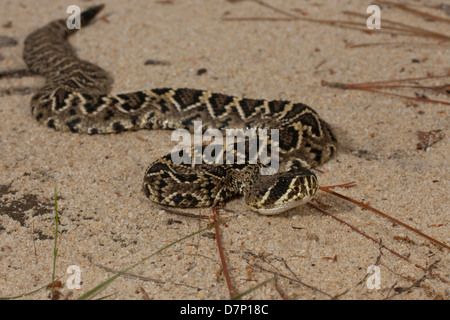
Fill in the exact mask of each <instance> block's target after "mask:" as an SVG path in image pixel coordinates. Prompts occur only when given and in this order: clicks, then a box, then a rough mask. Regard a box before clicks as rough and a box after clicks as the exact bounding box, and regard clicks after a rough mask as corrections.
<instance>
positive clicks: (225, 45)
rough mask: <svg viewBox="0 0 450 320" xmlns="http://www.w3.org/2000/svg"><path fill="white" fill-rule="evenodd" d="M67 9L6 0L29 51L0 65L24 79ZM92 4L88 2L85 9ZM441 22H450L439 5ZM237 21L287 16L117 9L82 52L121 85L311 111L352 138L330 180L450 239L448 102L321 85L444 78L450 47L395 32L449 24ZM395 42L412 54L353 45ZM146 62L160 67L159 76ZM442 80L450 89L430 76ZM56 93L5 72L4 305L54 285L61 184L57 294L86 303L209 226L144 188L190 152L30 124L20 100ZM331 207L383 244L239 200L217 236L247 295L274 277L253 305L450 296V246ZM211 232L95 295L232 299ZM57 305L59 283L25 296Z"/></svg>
mask: <svg viewBox="0 0 450 320" xmlns="http://www.w3.org/2000/svg"><path fill="white" fill-rule="evenodd" d="M267 3H268V4H270V5H272V6H273V7H276V8H279V9H282V10H285V11H287V12H289V13H291V14H296V15H298V16H300V17H307V18H318V19H334V20H347V19H349V18H351V19H352V21H359V20H358V18H357V17H349V16H348V15H344V14H343V13H342V11H344V10H349V11H355V12H358V13H360V14H363V15H366V8H367V6H368V5H369V4H370V3H369V2H364V1H356V0H355V1H306V2H302V3H300V2H298V1H295V0H289V1H281V0H279V1H275V0H273V1H269V0H267ZM414 3H415V4H417V2H414ZM427 3H428V2H427ZM429 3H430V4H435V5H437V4H439V1H429ZM70 4H73V3H72V2H71V1H56V0H42V1H29V0H26V1H21V2H20V4H19V3H18V2H17V1H7V0H3V1H2V2H1V3H0V35H4V36H8V37H12V38H15V39H16V40H17V41H18V42H19V43H18V45H16V46H4V47H1V48H0V53H1V57H2V59H1V61H0V70H1V71H7V70H14V69H20V68H24V67H25V64H24V62H23V60H22V58H21V55H22V49H23V40H24V39H25V37H26V36H27V35H28V34H29V33H30V32H31V31H32V30H34V29H36V28H38V27H40V26H42V25H44V24H45V23H47V22H49V21H51V20H52V19H56V18H62V17H67V16H68V14H66V8H67V6H68V5H70ZM92 4H93V2H91V1H89V2H88V1H81V2H80V3H79V5H80V6H81V7H82V8H86V7H88V6H91V5H92ZM419 4H420V3H419ZM417 8H418V9H420V10H425V9H423V7H417ZM298 9H300V10H302V11H299V10H298ZM302 12H303V13H304V14H302ZM427 12H430V13H432V14H435V15H439V16H440V17H442V18H446V19H449V18H450V16H448V15H446V14H445V13H444V12H443V11H442V10H431V9H429V10H427ZM232 17H234V18H237V17H260V18H261V17H265V18H282V19H286V18H287V16H285V15H282V14H280V13H277V12H274V11H272V10H271V9H270V8H267V7H264V6H261V5H258V4H257V3H256V2H252V1H240V2H237V1H205V0H204V1H200V0H197V1H195V0H180V1H177V0H173V1H144V0H130V1H119V0H111V1H108V2H107V6H106V8H105V9H104V12H103V13H102V14H101V15H100V19H98V20H97V21H96V22H95V23H94V24H93V25H92V26H89V27H88V28H86V29H84V30H82V31H81V32H79V33H78V34H76V36H74V37H73V38H71V40H70V41H71V43H72V44H73V45H74V46H75V47H76V48H77V52H78V54H79V56H80V57H82V58H84V59H87V60H89V61H92V62H94V63H96V64H99V65H100V66H102V67H103V68H105V69H107V70H108V71H109V72H110V73H111V74H112V76H113V77H114V79H115V83H114V89H113V91H114V92H128V91H136V90H140V89H148V88H154V87H192V88H199V89H209V90H212V91H215V92H223V93H227V94H232V95H237V96H244V97H253V98H264V99H288V100H295V101H300V102H303V103H306V104H308V105H310V106H312V107H313V108H314V109H315V110H317V111H318V112H319V113H320V114H321V115H322V117H323V118H324V119H326V120H327V122H329V123H330V125H331V126H332V127H333V130H334V132H335V133H336V136H337V138H338V140H339V144H340V145H339V151H338V154H337V155H336V156H335V157H334V158H333V159H331V160H330V161H329V162H327V163H326V164H324V165H323V166H321V167H320V168H318V169H319V170H320V171H316V173H317V176H318V178H319V182H320V184H321V185H323V186H326V185H333V184H342V183H347V182H351V181H355V182H356V186H355V187H353V188H350V189H336V191H338V192H340V193H342V194H345V195H347V196H349V197H352V198H354V199H357V200H359V201H363V202H365V203H369V204H370V205H371V206H373V207H375V208H377V209H379V210H382V211H383V212H386V213H388V214H390V215H391V216H393V217H395V218H397V219H399V220H401V221H403V222H405V223H408V224H409V225H411V226H413V227H415V228H417V229H419V230H421V231H422V232H424V233H426V234H427V235H429V236H431V237H434V238H435V239H438V240H440V241H442V242H445V243H446V244H450V236H449V235H450V210H449V198H448V189H449V187H450V183H449V181H450V179H449V178H450V172H449V165H448V159H449V156H450V153H449V150H450V145H449V139H448V136H449V126H448V124H449V113H448V105H447V106H446V105H444V104H433V103H430V102H418V101H408V100H406V99H403V98H399V97H394V96H388V95H382V94H375V93H371V92H365V91H356V90H342V89H336V88H329V87H324V86H321V81H322V80H325V81H332V82H333V81H335V82H346V83H358V82H366V81H377V80H386V79H400V78H412V77H423V76H426V75H427V73H431V74H436V75H437V74H445V73H447V72H449V71H450V67H449V66H450V49H449V46H448V42H446V43H447V44H445V43H443V44H442V45H437V43H438V41H437V40H433V39H425V38H420V37H407V36H391V35H389V34H387V33H383V30H384V31H386V29H383V26H384V24H383V19H391V20H395V21H398V22H401V23H405V24H409V25H412V26H415V27H421V28H425V29H429V30H433V31H435V32H440V33H442V34H447V35H448V34H450V26H449V24H448V23H445V22H438V21H427V20H425V19H423V18H421V17H418V16H416V15H413V14H411V13H407V12H405V11H402V10H399V9H396V8H393V7H388V6H384V7H383V11H382V20H381V21H382V25H381V30H379V31H377V30H374V31H371V32H369V31H368V32H361V31H358V30H353V29H345V28H341V27H338V26H332V25H324V24H318V23H312V22H308V21H300V20H297V21H292V20H291V21H286V20H280V21H273V20H262V21H225V20H224V19H223V18H232ZM385 42H395V43H398V44H397V45H382V44H380V45H376V46H365V47H357V48H352V47H349V44H362V43H385ZM148 60H153V63H150V64H147V65H145V62H146V61H148ZM155 61H156V62H160V63H156V64H155V63H154V62H155ZM162 62H164V63H162ZM200 69H205V70H206V72H204V71H200V72H199V70H200ZM199 73H200V74H199ZM422 83H423V82H422ZM445 83H448V78H447V79H435V80H430V81H427V82H425V84H427V85H442V84H445ZM42 84H43V79H42V78H40V77H22V78H6V79H5V78H3V79H0V90H3V91H2V93H1V94H0V101H1V108H0V119H1V124H0V154H1V158H0V296H1V297H9V296H16V295H20V294H23V293H27V292H31V291H33V290H36V289H38V288H40V287H42V286H44V285H46V284H48V283H49V282H50V281H51V279H52V270H53V253H54V232H55V218H54V210H53V209H54V190H55V188H56V190H57V195H58V210H59V235H58V244H57V247H58V254H57V259H56V272H55V274H56V276H57V277H61V276H62V278H61V279H60V280H61V281H62V284H61V287H60V288H58V289H57V291H58V292H59V293H60V296H59V298H64V297H68V298H69V299H75V298H77V297H78V296H80V295H81V294H82V293H84V292H86V291H88V290H89V289H91V288H93V287H94V286H95V285H97V284H99V283H100V282H101V281H103V280H105V279H107V278H108V277H110V276H112V275H113V274H114V273H113V272H114V271H119V270H122V269H124V268H126V267H128V266H131V265H132V264H134V263H136V262H138V261H140V260H141V259H143V258H144V257H147V256H149V255H150V254H152V253H154V252H155V251H157V250H158V249H160V248H162V247H164V246H166V245H168V244H170V243H172V242H174V241H176V240H178V239H180V238H182V237H183V236H185V235H188V234H190V233H193V232H195V231H197V230H199V229H202V228H204V227H206V226H207V225H208V223H209V222H208V221H205V220H198V219H192V218H187V217H181V216H177V215H173V214H170V213H167V212H164V211H163V210H161V208H160V207H159V206H158V205H155V204H153V203H151V202H150V201H149V200H148V199H147V198H146V197H145V195H144V194H143V192H142V189H141V183H142V178H143V173H144V170H145V168H146V167H147V165H148V164H150V163H151V162H152V161H154V160H156V159H157V158H158V157H159V156H161V155H163V154H166V153H168V152H170V150H171V148H172V147H173V146H174V145H175V144H176V143H174V142H171V141H170V134H171V133H170V131H159V130H155V131H138V132H132V133H123V134H119V135H108V136H87V135H76V134H70V133H60V132H55V131H53V130H52V129H49V128H46V127H43V126H41V125H39V124H38V123H37V122H36V121H35V120H34V119H33V118H32V117H31V114H30V108H29V101H30V98H31V94H30V93H26V92H27V91H25V93H24V92H23V91H11V90H12V89H13V88H20V87H29V88H31V91H32V90H33V89H36V88H37V87H39V86H40V85H42ZM6 89H9V90H10V91H9V92H6V91H5V90H6ZM396 92H397V93H402V94H407V95H410V96H415V92H418V93H424V94H427V95H430V97H431V96H433V97H434V98H435V99H438V100H443V101H447V102H448V101H449V96H448V94H447V95H445V94H435V95H433V93H430V92H428V91H427V92H423V91H421V90H419V89H408V90H405V91H401V92H399V91H396ZM8 93H9V94H8ZM431 130H442V131H441V133H443V134H444V135H445V136H446V137H444V138H443V139H442V140H441V141H438V142H437V143H435V144H433V145H432V146H430V147H429V148H427V150H426V151H425V150H423V149H422V150H420V149H418V148H417V144H418V143H419V139H418V135H417V131H424V132H428V131H431ZM318 200H319V204H318V205H320V206H321V207H322V208H324V209H326V210H327V211H328V212H330V213H333V214H334V215H335V216H336V217H338V218H339V219H342V220H345V221H346V222H347V223H349V224H351V225H352V226H354V227H355V228H357V229H358V230H361V231H362V232H364V233H365V234H367V235H370V236H371V237H373V239H375V242H373V241H371V240H370V239H368V238H366V237H364V236H362V235H361V234H359V233H357V232H355V231H354V230H352V229H351V228H349V227H348V226H347V225H345V224H343V223H341V222H339V221H336V220H334V219H333V218H331V217H329V216H326V215H324V214H322V213H320V212H319V211H318V210H316V209H314V208H312V207H310V206H303V207H299V208H296V209H293V210H291V211H289V212H287V213H284V214H281V215H279V216H261V215H258V214H257V213H255V212H252V211H251V210H249V209H248V208H247V207H246V206H245V203H244V201H243V199H242V198H239V199H236V200H233V201H231V202H229V203H227V205H226V209H227V210H230V211H227V212H223V213H222V216H223V217H224V218H228V219H229V221H228V222H227V223H226V225H222V226H221V227H220V230H221V240H222V245H223V249H224V253H225V256H226V260H227V263H228V268H229V270H230V276H231V280H232V284H233V286H234V288H235V290H236V292H244V291H246V290H248V289H250V288H252V287H253V286H255V285H257V284H258V283H261V282H263V281H265V280H267V279H271V278H273V279H272V280H271V281H270V282H268V283H267V284H266V285H264V286H262V287H259V288H257V289H256V290H254V291H252V292H251V293H249V294H248V295H246V296H245V297H244V299H276V300H278V299H286V298H288V299H331V298H333V297H336V296H337V297H338V298H339V299H385V298H388V299H449V298H450V287H449V281H450V269H449V267H450V263H449V250H448V249H445V248H441V247H439V246H438V245H435V244H433V243H431V242H430V241H429V240H427V239H425V238H423V237H421V236H419V235H417V234H415V233H413V232H411V231H409V230H407V229H405V228H404V227H402V226H400V225H398V224H395V223H393V222H391V221H389V220H387V219H385V218H382V217H380V216H377V215H376V214H375V213H373V212H371V211H369V210H362V209H361V208H359V207H358V206H356V205H354V204H350V203H348V202H346V201H344V200H342V199H338V198H335V197H333V196H332V195H329V194H326V193H323V192H322V193H321V194H320V195H319V197H318ZM194 213H197V214H210V213H211V210H210V209H201V210H200V209H199V210H194ZM213 233H214V229H213V230H209V231H207V232H206V233H204V234H201V235H196V236H194V237H192V238H189V239H187V240H185V241H183V242H181V243H178V244H176V245H174V246H173V247H170V248H169V249H167V250H164V251H163V252H162V253H160V254H158V255H156V256H154V257H152V258H150V259H149V260H147V261H146V262H144V263H143V264H141V265H139V266H138V267H136V268H134V269H132V270H130V271H129V274H128V275H127V276H126V277H120V278H119V279H117V280H116V281H115V282H113V283H112V284H111V285H110V286H109V287H107V288H106V289H104V290H103V291H102V292H101V293H100V294H99V295H98V296H97V297H102V296H109V295H111V296H109V299H144V298H146V297H149V298H150V299H228V298H229V297H230V295H229V291H228V289H227V285H226V282H225V278H224V273H223V271H222V264H221V261H220V257H219V251H218V248H217V243H216V240H215V239H214V236H213ZM377 242H381V243H382V244H383V245H385V246H386V247H388V248H389V249H391V250H393V251H395V252H396V253H398V254H399V255H401V256H402V258H401V257H399V256H397V255H395V254H393V253H392V252H390V251H389V250H388V249H385V248H381V247H380V244H379V243H377ZM371 265H376V266H377V267H378V269H376V270H378V271H379V275H380V278H379V279H380V282H379V284H380V287H379V289H377V288H372V287H371V288H369V287H370V286H369V287H368V285H367V280H368V279H369V280H371V279H374V278H373V276H374V275H375V273H370V274H368V273H367V270H368V268H369V267H370V266H371ZM69 266H76V267H77V268H79V270H80V271H81V282H82V283H81V288H80V289H69V288H68V285H67V284H68V283H69V282H70V278H69V276H70V274H67V269H68V267H69ZM424 269H428V271H424ZM369 282H370V281H369ZM370 283H375V282H370ZM69 284H70V283H69ZM49 296H50V291H49V290H41V291H38V292H37V293H35V294H33V295H30V296H27V297H26V298H28V299H49Z"/></svg>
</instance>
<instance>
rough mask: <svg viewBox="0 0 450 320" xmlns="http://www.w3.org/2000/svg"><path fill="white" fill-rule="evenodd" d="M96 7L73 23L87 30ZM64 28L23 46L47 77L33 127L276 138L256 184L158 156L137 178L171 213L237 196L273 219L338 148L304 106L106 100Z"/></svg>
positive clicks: (101, 81) (171, 98)
mask: <svg viewBox="0 0 450 320" xmlns="http://www.w3.org/2000/svg"><path fill="white" fill-rule="evenodd" d="M102 8H103V6H97V7H93V8H91V9H88V10H87V11H84V12H83V13H82V14H81V23H82V26H86V25H87V24H88V23H89V21H91V20H92V19H93V18H94V17H95V15H96V14H97V13H98V12H99V11H100V10H101V9H102ZM74 32H75V30H70V29H68V28H67V26H66V21H65V20H56V21H53V22H51V23H49V24H48V25H46V26H44V27H42V28H40V29H38V30H36V31H34V32H33V33H32V34H30V35H29V36H28V37H27V39H26V40H25V48H24V54H23V57H24V60H25V62H26V64H27V65H28V67H29V69H30V70H31V71H33V72H35V73H37V74H40V75H42V76H44V77H45V78H46V83H45V85H44V86H43V87H42V88H40V89H39V91H38V92H37V93H36V94H35V95H34V96H33V97H32V100H31V110H32V114H33V116H34V117H35V118H36V120H38V121H39V122H40V123H42V124H44V125H46V126H48V127H51V128H54V129H56V130H60V131H71V132H76V133H86V134H104V133H119V132H122V131H126V130H139V129H181V128H183V129H188V130H190V131H191V132H192V131H193V122H194V121H196V120H201V121H202V124H203V130H206V129H211V128H216V129H219V130H225V129H227V128H234V129H239V128H241V129H246V128H260V129H279V152H280V161H281V165H280V168H282V170H280V172H278V173H276V174H274V175H261V174H260V168H261V166H262V164H260V163H257V164H250V163H248V162H246V163H245V164H205V163H202V164H195V165H187V164H175V163H174V162H173V161H172V160H171V155H170V154H169V155H166V156H164V157H162V158H160V159H159V160H156V161H155V162H154V163H153V164H151V165H150V166H149V167H148V169H147V170H146V172H145V177H144V183H143V187H144V191H145V194H146V195H147V196H148V197H149V198H150V200H152V201H154V202H157V203H160V204H164V205H170V206H179V207H205V206H212V205H217V204H219V203H222V202H224V201H226V200H227V199H229V198H230V197H233V196H235V195H241V194H243V195H244V197H245V201H246V203H247V205H248V206H249V207H250V208H252V209H253V210H255V211H257V212H259V213H262V214H275V213H279V212H282V211H285V210H288V209H290V208H293V207H295V206H298V205H300V204H302V203H304V202H306V201H308V200H309V199H311V197H313V196H314V194H315V193H316V191H317V189H318V184H317V179H316V176H315V175H314V173H312V172H311V171H310V170H309V169H311V168H313V167H316V166H318V165H320V164H322V163H323V162H325V161H327V160H328V159H329V158H330V157H331V156H332V155H333V153H334V152H335V150H336V146H337V142H336V139H335V138H334V136H333V134H332V132H331V130H330V128H329V126H328V124H327V123H326V122H325V121H323V120H322V119H321V118H320V117H319V115H318V114H317V113H316V112H315V111H314V110H313V109H311V108H310V107H308V106H306V105H304V104H301V103H293V102H289V101H266V100H260V99H240V98H236V97H233V96H229V95H225V94H219V93H211V92H209V91H203V90H196V89H172V88H162V89H150V90H146V91H138V92H132V93H125V94H110V93H109V92H110V89H111V85H112V80H111V78H110V77H109V75H108V73H107V72H106V71H104V70H103V69H102V68H100V67H99V66H97V65H94V64H92V63H90V62H87V61H84V60H81V59H79V58H78V57H77V56H76V54H75V52H74V50H73V48H72V47H71V45H70V44H69V43H68V41H67V37H68V36H70V35H71V34H72V33H74Z"/></svg>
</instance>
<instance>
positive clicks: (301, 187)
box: [244, 169, 319, 215]
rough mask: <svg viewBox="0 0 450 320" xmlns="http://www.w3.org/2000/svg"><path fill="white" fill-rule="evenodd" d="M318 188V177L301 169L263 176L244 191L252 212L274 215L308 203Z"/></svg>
mask: <svg viewBox="0 0 450 320" xmlns="http://www.w3.org/2000/svg"><path fill="white" fill-rule="evenodd" d="M318 188H319V184H318V182H317V177H316V175H315V174H314V173H313V172H311V171H310V170H308V169H300V170H298V171H297V170H295V171H289V172H285V173H279V174H275V175H271V176H261V177H260V179H258V182H257V183H256V184H253V185H251V186H250V187H249V188H247V190H244V194H245V201H246V203H247V205H248V206H249V207H250V208H251V209H252V210H254V211H256V212H258V213H260V214H265V215H274V214H279V213H281V212H284V211H287V210H289V209H292V208H295V207H297V206H300V205H302V204H305V203H307V202H308V201H310V200H311V199H312V198H313V197H314V195H315V194H316V192H317V189H318Z"/></svg>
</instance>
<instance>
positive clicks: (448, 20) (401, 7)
mask: <svg viewBox="0 0 450 320" xmlns="http://www.w3.org/2000/svg"><path fill="white" fill-rule="evenodd" d="M383 4H388V5H391V6H393V7H397V8H399V9H401V10H403V11H408V12H410V13H412V14H415V15H418V16H421V17H424V18H428V19H433V20H437V21H442V22H446V23H450V19H446V18H441V17H439V16H435V15H432V14H429V13H426V12H422V11H420V10H416V9H412V8H410V7H408V6H407V5H405V4H403V3H395V2H391V1H384V0H383Z"/></svg>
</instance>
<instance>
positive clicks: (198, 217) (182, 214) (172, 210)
mask: <svg viewBox="0 0 450 320" xmlns="http://www.w3.org/2000/svg"><path fill="white" fill-rule="evenodd" d="M160 207H161V209H162V210H164V211H165V212H167V213H170V214H175V215H178V216H182V217H188V218H194V219H209V218H210V216H207V215H204V214H195V213H189V212H183V211H178V210H174V209H172V208H169V207H166V206H162V205H160Z"/></svg>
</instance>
